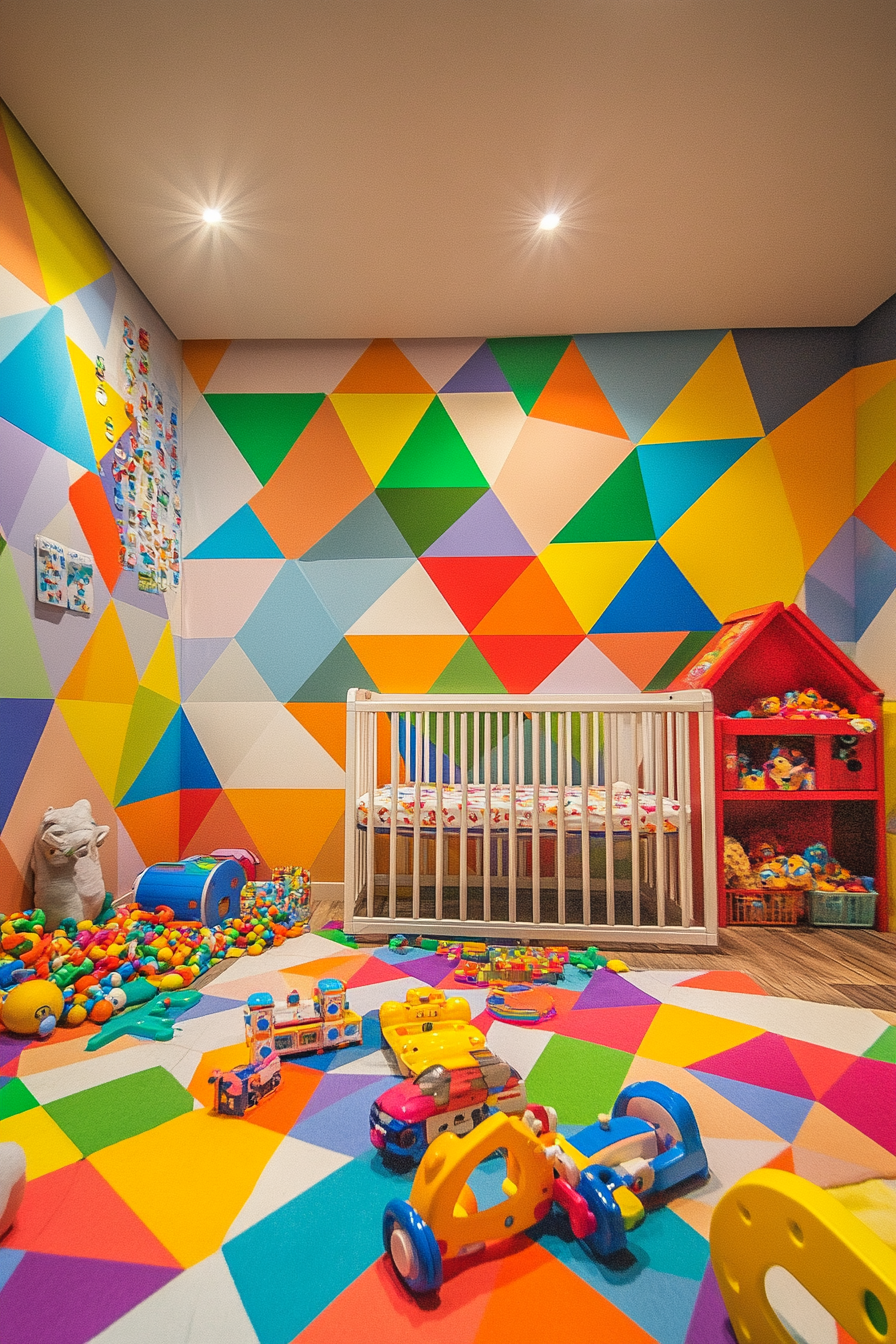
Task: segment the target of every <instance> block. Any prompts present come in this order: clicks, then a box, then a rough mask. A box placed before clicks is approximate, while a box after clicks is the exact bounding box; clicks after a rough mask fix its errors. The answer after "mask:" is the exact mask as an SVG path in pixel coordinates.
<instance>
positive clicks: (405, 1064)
mask: <svg viewBox="0 0 896 1344" xmlns="http://www.w3.org/2000/svg"><path fill="white" fill-rule="evenodd" d="M470 1016H471V1014H470V1005H469V1003H468V1002H467V1000H466V999H462V998H460V997H459V996H456V997H452V998H450V999H446V997H445V992H444V990H441V989H429V990H423V989H409V990H408V992H407V994H406V995H405V1001H404V1003H398V1002H396V1001H394V1000H389V1001H388V1002H387V1003H384V1004H383V1005H382V1007H381V1008H380V1031H381V1032H382V1034H383V1040H384V1041H385V1043H386V1045H387V1046H388V1048H389V1049H390V1050H391V1051H392V1052H393V1054H394V1055H395V1058H396V1060H397V1062H398V1067H399V1069H400V1070H401V1072H402V1073H403V1074H404V1076H405V1077H406V1078H407V1077H411V1076H413V1075H415V1074H419V1073H422V1072H423V1070H424V1069H428V1068H429V1067H430V1066H431V1065H433V1064H444V1065H445V1067H446V1068H448V1069H457V1068H466V1067H469V1065H470V1064H471V1063H473V1062H474V1060H473V1059H472V1058H471V1055H473V1054H474V1052H475V1051H477V1050H484V1049H488V1047H487V1046H486V1043H485V1036H484V1035H483V1034H482V1032H481V1031H480V1030H479V1028H478V1027H474V1026H472V1025H471V1024H470Z"/></svg>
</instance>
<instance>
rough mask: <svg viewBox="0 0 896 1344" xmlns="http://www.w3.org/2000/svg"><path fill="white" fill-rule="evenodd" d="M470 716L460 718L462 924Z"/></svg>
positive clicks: (465, 886) (465, 907)
mask: <svg viewBox="0 0 896 1344" xmlns="http://www.w3.org/2000/svg"><path fill="white" fill-rule="evenodd" d="M468 728H469V715H467V714H461V716H460V857H459V860H458V864H459V877H458V890H459V900H460V918H461V922H462V923H463V921H464V920H465V919H466V918H467V790H468V783H467V731H468Z"/></svg>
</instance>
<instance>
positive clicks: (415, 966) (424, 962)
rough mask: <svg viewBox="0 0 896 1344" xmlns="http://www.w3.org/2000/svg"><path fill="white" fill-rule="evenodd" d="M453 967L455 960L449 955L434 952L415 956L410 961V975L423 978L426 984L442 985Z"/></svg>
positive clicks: (416, 978) (417, 978) (419, 978)
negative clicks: (450, 958)
mask: <svg viewBox="0 0 896 1344" xmlns="http://www.w3.org/2000/svg"><path fill="white" fill-rule="evenodd" d="M453 969H454V963H453V962H450V961H449V960H448V958H447V957H439V956H436V954H435V953H434V952H433V953H432V954H431V955H430V956H428V957H415V958H414V960H413V961H409V962H408V975H410V976H413V978H414V979H415V980H422V981H423V983H424V984H425V985H432V986H435V985H440V984H441V983H442V981H443V980H444V979H445V976H446V975H448V973H449V971H451V970H453Z"/></svg>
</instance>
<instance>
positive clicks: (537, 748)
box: [532, 710, 541, 924]
mask: <svg viewBox="0 0 896 1344" xmlns="http://www.w3.org/2000/svg"><path fill="white" fill-rule="evenodd" d="M532 923H533V924H540V923H541V715H540V714H539V713H538V711H537V710H536V711H535V712H534V713H533V715H532Z"/></svg>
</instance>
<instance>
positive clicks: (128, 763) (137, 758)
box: [115, 686, 177, 807]
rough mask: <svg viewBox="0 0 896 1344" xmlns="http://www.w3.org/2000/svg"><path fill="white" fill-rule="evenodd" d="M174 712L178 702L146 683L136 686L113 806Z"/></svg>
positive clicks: (147, 758) (125, 789) (119, 799)
mask: <svg viewBox="0 0 896 1344" xmlns="http://www.w3.org/2000/svg"><path fill="white" fill-rule="evenodd" d="M176 713H177V705H176V704H175V703H174V701H173V700H169V699H168V697H167V696H164V695H159V693H158V691H150V690H148V689H147V688H146V687H145V686H138V687H137V694H136V695H135V696H134V704H133V707H132V709H131V717H130V718H129V719H128V731H127V733H126V735H125V739H124V748H123V750H122V753H121V762H120V764H119V766H118V779H117V780H116V782H115V806H116V807H117V806H118V804H119V803H120V802H121V800H122V798H123V797H124V796H125V794H126V793H127V791H128V789H129V788H130V787H131V785H132V784H133V783H134V780H135V779H136V778H137V776H138V775H139V774H140V771H141V770H142V769H143V767H144V765H145V764H146V762H147V761H148V760H149V758H150V756H151V755H152V753H153V752H154V751H155V749H156V747H157V746H158V745H159V742H160V741H161V738H162V734H163V733H164V731H165V729H166V728H167V727H168V725H169V723H170V722H171V720H172V719H173V718H174V716H175V714H176Z"/></svg>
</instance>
